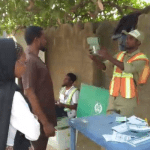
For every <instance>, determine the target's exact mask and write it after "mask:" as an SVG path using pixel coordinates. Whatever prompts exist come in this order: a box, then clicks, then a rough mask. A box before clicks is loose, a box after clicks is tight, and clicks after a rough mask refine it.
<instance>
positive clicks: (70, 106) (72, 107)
mask: <svg viewBox="0 0 150 150" xmlns="http://www.w3.org/2000/svg"><path fill="white" fill-rule="evenodd" d="M62 105H63V107H65V108H69V109H75V110H76V109H77V104H75V105H66V104H62Z"/></svg>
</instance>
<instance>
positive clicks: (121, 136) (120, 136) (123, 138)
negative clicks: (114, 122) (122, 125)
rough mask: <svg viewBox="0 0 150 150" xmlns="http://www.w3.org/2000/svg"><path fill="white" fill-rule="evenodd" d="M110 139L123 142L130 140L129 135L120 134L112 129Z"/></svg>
mask: <svg viewBox="0 0 150 150" xmlns="http://www.w3.org/2000/svg"><path fill="white" fill-rule="evenodd" d="M112 140H113V141H116V142H121V143H123V142H126V141H129V140H131V136H129V135H124V134H120V133H118V132H116V131H114V132H113V135H112Z"/></svg>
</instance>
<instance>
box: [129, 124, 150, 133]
mask: <svg viewBox="0 0 150 150" xmlns="http://www.w3.org/2000/svg"><path fill="white" fill-rule="evenodd" d="M127 125H128V129H129V130H132V131H138V132H149V131H150V127H148V126H144V125H138V124H129V123H128V124H127Z"/></svg>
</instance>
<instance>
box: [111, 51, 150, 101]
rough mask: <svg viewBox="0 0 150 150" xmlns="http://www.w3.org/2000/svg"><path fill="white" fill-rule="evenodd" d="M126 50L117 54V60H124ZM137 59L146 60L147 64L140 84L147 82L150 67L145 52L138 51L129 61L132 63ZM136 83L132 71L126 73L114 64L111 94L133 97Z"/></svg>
mask: <svg viewBox="0 0 150 150" xmlns="http://www.w3.org/2000/svg"><path fill="white" fill-rule="evenodd" d="M125 53H126V52H120V53H119V54H118V55H117V60H118V61H121V62H123V59H124V56H125ZM137 60H145V61H146V65H145V68H144V70H143V72H142V74H141V76H140V78H139V81H138V84H141V83H142V84H144V83H146V81H147V79H148V76H149V73H150V71H149V70H150V69H149V61H148V59H147V57H146V56H145V55H144V54H143V53H138V54H136V55H134V56H133V57H132V58H130V59H129V60H128V62H127V63H131V62H133V61H137ZM135 91H136V89H135V84H134V80H133V74H132V73H125V72H123V71H122V70H121V69H120V68H119V67H117V66H114V72H113V78H112V80H111V83H110V87H109V92H110V95H112V96H114V97H117V96H118V95H119V93H120V94H121V96H122V97H124V98H133V97H135V95H136V92H135Z"/></svg>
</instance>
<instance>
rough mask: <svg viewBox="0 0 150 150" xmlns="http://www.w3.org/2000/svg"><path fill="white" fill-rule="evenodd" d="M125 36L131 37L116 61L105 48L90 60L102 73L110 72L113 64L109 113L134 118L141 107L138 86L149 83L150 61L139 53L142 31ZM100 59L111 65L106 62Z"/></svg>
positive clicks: (134, 31) (135, 31) (116, 57)
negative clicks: (136, 109)
mask: <svg viewBox="0 0 150 150" xmlns="http://www.w3.org/2000/svg"><path fill="white" fill-rule="evenodd" d="M123 33H124V34H127V39H126V51H121V52H119V53H118V54H117V55H115V56H114V57H113V56H111V55H110V54H109V53H108V52H107V50H106V48H101V50H99V51H98V56H94V55H90V58H91V59H92V60H93V61H94V62H95V63H96V65H97V66H98V68H99V69H102V70H105V71H107V70H108V69H109V67H108V66H110V63H111V65H112V66H113V68H114V71H113V77H112V80H111V83H110V87H109V94H110V97H109V105H108V108H107V113H112V112H114V111H115V112H118V113H120V114H121V115H124V116H127V117H129V116H131V115H133V114H134V110H135V108H136V106H137V102H138V96H137V95H138V94H137V86H138V85H141V84H145V83H146V81H147V79H148V77H149V73H150V68H149V60H148V58H147V57H146V55H144V54H143V53H141V52H140V50H139V46H140V45H141V43H142V41H143V35H142V33H141V32H140V31H138V30H133V31H131V32H129V33H127V32H126V31H123ZM98 57H99V58H98ZM100 59H106V60H107V61H105V62H102V61H101V60H100ZM108 64H109V65H108Z"/></svg>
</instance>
